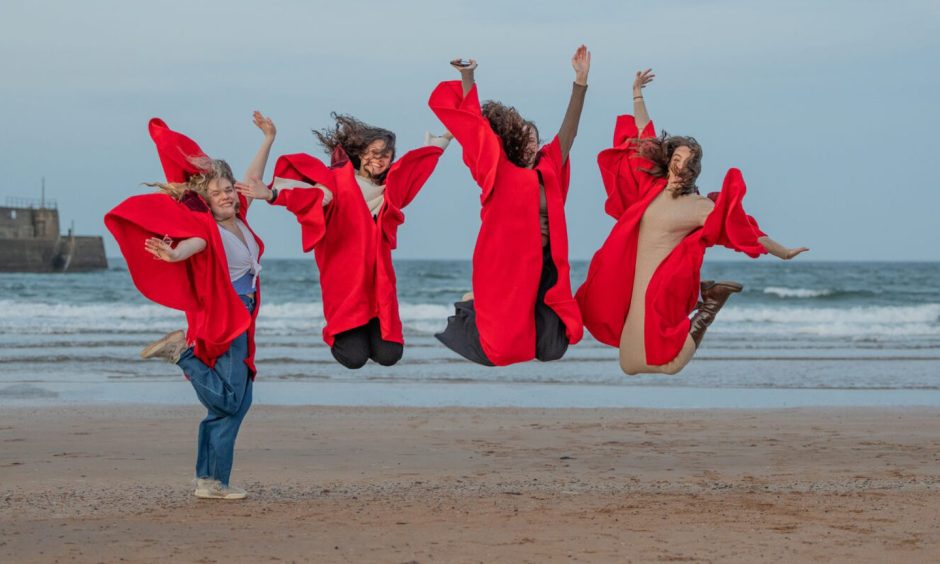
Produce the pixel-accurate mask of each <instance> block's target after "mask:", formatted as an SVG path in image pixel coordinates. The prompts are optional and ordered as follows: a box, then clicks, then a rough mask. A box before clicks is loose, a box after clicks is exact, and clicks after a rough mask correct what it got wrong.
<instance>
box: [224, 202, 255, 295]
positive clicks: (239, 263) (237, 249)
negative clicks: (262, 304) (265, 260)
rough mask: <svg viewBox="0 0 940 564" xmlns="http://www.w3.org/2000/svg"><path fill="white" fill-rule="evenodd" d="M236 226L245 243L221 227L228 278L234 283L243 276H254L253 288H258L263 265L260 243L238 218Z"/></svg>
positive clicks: (252, 280) (252, 279)
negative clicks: (260, 255) (260, 258)
mask: <svg viewBox="0 0 940 564" xmlns="http://www.w3.org/2000/svg"><path fill="white" fill-rule="evenodd" d="M235 225H236V226H237V227H238V230H239V231H241V233H242V236H243V237H244V238H245V242H246V243H247V246H246V245H245V243H242V240H241V239H239V238H238V236H237V235H235V234H234V233H232V232H231V231H229V230H228V229H226V228H224V227H222V226H221V225H219V235H220V236H221V237H222V246H223V247H224V248H225V259H226V261H228V276H229V279H231V280H232V281H233V282H234V281H235V280H238V279H239V278H241V277H242V276H244V275H246V274H248V273H249V272H250V273H251V274H252V278H251V287H252V289H254V288H256V287H257V283H258V275H259V274H261V263H259V262H258V254H259V253H260V252H261V249H259V248H258V242H257V241H255V238H254V237H253V236H252V234H251V231H249V230H248V227H247V226H245V224H244V223H242V221H241V220H240V219H238V218H235Z"/></svg>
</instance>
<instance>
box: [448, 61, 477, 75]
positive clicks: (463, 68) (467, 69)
mask: <svg viewBox="0 0 940 564" xmlns="http://www.w3.org/2000/svg"><path fill="white" fill-rule="evenodd" d="M463 60H466V61H468V62H469V63H470V64H469V65H465V66H464V65H460V64H458V63H460V62H461V61H463ZM450 66H452V67H454V68H455V69H457V70H459V71H460V72H461V73H464V72H472V71H474V70H476V68H477V61H476V59H454V60H452V61H451V62H450Z"/></svg>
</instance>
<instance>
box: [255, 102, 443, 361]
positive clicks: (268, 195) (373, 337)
mask: <svg viewBox="0 0 940 564" xmlns="http://www.w3.org/2000/svg"><path fill="white" fill-rule="evenodd" d="M333 117H334V119H335V120H336V126H335V127H334V128H332V129H328V130H324V131H316V132H314V133H315V135H316V136H317V138H318V139H319V141H320V143H321V144H322V145H323V147H324V148H325V149H326V151H327V152H328V153H329V154H331V155H332V162H331V165H330V166H327V165H325V164H324V163H323V162H321V161H320V160H319V159H317V158H315V157H312V156H310V155H307V154H303V153H298V154H294V155H285V156H282V157H280V158H279V159H278V160H277V163H276V164H275V167H274V175H275V178H274V181H273V183H272V184H271V186H270V187H265V186H259V187H258V190H257V191H255V192H252V193H251V194H252V195H253V196H254V197H258V198H264V199H267V200H268V201H270V202H271V203H272V204H275V205H279V206H285V207H287V209H288V210H289V211H291V212H292V213H293V214H294V215H295V216H296V217H297V221H298V222H299V223H300V225H301V242H302V246H303V250H304V252H309V251H311V250H313V252H314V256H315V257H316V261H317V266H318V268H319V273H320V289H321V291H322V295H323V315H324V317H325V318H326V326H325V327H324V328H323V340H324V341H325V342H326V344H327V345H329V347H330V351H331V352H332V354H333V357H334V358H335V359H336V360H337V362H339V363H340V364H342V365H343V366H345V367H347V368H352V369H356V368H361V367H362V366H364V365H365V363H366V362H368V361H369V360H370V359H371V360H372V361H373V362H376V363H378V364H381V365H383V366H391V365H393V364H395V363H397V362H398V361H399V360H401V357H402V352H403V346H404V336H403V334H402V323H401V318H400V317H399V314H398V296H397V289H396V285H395V283H396V280H395V270H394V267H393V265H392V250H394V249H395V248H396V246H397V236H398V235H397V234H398V226H399V225H401V224H402V223H403V222H404V221H405V215H404V213H403V211H402V210H403V209H404V208H405V206H407V205H408V204H409V203H410V202H411V201H412V200H413V199H414V197H415V196H416V195H417V194H418V191H419V190H421V187H422V186H423V185H424V183H425V182H426V181H427V179H428V177H429V176H430V175H431V173H432V172H433V171H434V168H435V167H436V166H437V161H438V160H439V159H440V156H441V154H442V153H443V152H444V148H446V147H447V144H448V143H449V142H450V135H449V134H445V135H443V136H441V137H434V136H431V135H430V134H428V135H427V136H426V139H425V141H426V143H425V144H426V146H425V147H422V148H420V149H415V150H413V151H409V152H408V153H405V154H404V155H403V156H402V157H401V158H400V159H398V160H397V161H395V134H394V133H392V132H391V131H389V130H387V129H382V128H379V127H374V126H371V125H368V124H366V123H363V122H361V121H359V120H357V119H355V118H353V117H351V116H346V115H336V114H333Z"/></svg>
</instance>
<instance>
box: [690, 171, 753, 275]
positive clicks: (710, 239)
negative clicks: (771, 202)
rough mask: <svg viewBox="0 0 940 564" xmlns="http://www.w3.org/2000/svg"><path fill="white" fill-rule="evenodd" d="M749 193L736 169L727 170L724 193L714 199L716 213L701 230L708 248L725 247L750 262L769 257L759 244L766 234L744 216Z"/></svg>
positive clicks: (712, 214)
mask: <svg viewBox="0 0 940 564" xmlns="http://www.w3.org/2000/svg"><path fill="white" fill-rule="evenodd" d="M746 193H747V186H746V185H745V184H744V178H743V177H742V176H741V171H740V170H738V169H736V168H732V169H730V170H728V173H727V174H726V175H725V181H724V183H723V184H722V187H721V192H720V193H719V194H718V196H717V198H714V199H715V209H714V210H712V212H711V214H709V216H708V219H707V220H705V226H704V227H703V228H702V241H703V243H704V244H705V245H706V246H711V245H722V246H725V247H728V248H729V249H733V250H735V251H738V252H740V253H744V254H746V255H748V256H749V257H751V258H757V257H758V256H760V255H763V254H767V249H765V248H764V246H763V245H761V244H760V243H759V242H758V241H757V239H758V238H760V237H763V236H764V235H765V233H764V232H763V231H761V230H760V227H758V225H757V221H756V220H755V219H754V218H753V217H751V216H749V215H747V213H745V212H744V206H743V205H742V200H743V199H744V195H745V194H746ZM709 197H711V195H709Z"/></svg>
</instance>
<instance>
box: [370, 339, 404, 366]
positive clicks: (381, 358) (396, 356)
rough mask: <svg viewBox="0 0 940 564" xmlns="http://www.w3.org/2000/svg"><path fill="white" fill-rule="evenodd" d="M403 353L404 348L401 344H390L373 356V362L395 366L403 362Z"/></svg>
mask: <svg viewBox="0 0 940 564" xmlns="http://www.w3.org/2000/svg"><path fill="white" fill-rule="evenodd" d="M403 353H404V347H402V346H401V345H400V344H399V343H389V344H386V345H384V346H382V347H380V348H379V349H378V350H376V351H375V352H374V353H373V354H372V360H374V361H375V362H377V363H379V364H381V365H382V366H393V365H395V364H397V363H398V361H399V360H401V357H402V354H403Z"/></svg>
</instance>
